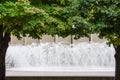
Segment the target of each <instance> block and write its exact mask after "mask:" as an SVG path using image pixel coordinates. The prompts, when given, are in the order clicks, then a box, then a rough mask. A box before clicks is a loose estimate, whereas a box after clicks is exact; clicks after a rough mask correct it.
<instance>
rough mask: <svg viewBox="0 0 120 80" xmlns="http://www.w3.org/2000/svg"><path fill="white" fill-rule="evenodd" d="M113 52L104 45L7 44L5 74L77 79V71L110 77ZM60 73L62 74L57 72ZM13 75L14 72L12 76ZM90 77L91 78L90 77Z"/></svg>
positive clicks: (112, 69) (113, 63) (111, 74)
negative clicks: (26, 72) (7, 66)
mask: <svg viewBox="0 0 120 80" xmlns="http://www.w3.org/2000/svg"><path fill="white" fill-rule="evenodd" d="M114 53H115V50H114V48H113V46H112V45H111V47H108V46H107V45H106V43H105V42H104V43H93V42H92V43H87V42H83V43H79V44H71V45H63V44H61V43H41V44H35V43H33V44H31V45H10V46H9V48H8V50H7V55H6V64H9V65H10V67H9V68H7V71H12V73H13V71H19V72H20V71H23V72H24V73H25V71H28V72H29V71H32V72H34V71H36V72H38V71H41V72H42V74H40V73H39V74H38V73H37V74H36V73H35V74H34V76H55V75H56V76H59V75H60V76H68V75H69V76H70V75H71V76H80V74H78V72H80V73H81V72H83V73H84V72H86V73H87V74H88V72H90V73H91V72H93V73H94V74H95V75H97V73H98V74H101V75H100V76H105V74H106V76H114V73H113V72H114V65H115V62H114ZM61 71H63V73H66V74H62V73H58V72H61ZM65 71H67V72H68V73H69V74H68V73H67V72H65ZM70 71H71V73H70ZM100 71H104V72H105V71H106V73H105V74H102V73H100ZM44 72H45V73H44ZM46 72H47V75H46ZM53 72H54V73H53ZM72 72H73V73H72ZM76 72H77V73H76ZM110 72H112V73H110ZM24 73H22V74H18V75H19V76H20V75H23V74H24ZM7 75H9V76H10V75H11V73H10V72H8V73H7ZM15 75H16V73H14V76H15ZM18 75H16V76H18ZM81 75H82V74H81ZM90 75H91V76H94V75H93V74H89V76H90ZM24 76H25V75H24ZM29 76H31V74H29ZM32 76H33V74H32ZM82 76H83V75H82ZM86 76H87V75H86Z"/></svg>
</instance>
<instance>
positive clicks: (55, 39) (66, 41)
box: [10, 34, 106, 45]
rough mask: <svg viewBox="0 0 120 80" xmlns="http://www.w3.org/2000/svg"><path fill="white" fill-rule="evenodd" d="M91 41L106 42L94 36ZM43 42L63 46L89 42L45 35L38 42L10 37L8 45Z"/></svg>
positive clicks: (81, 39) (83, 39) (36, 40)
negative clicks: (56, 43)
mask: <svg viewBox="0 0 120 80" xmlns="http://www.w3.org/2000/svg"><path fill="white" fill-rule="evenodd" d="M92 41H93V42H104V41H106V40H105V39H99V38H98V35H96V34H94V35H92ZM45 42H61V43H64V44H71V43H79V42H89V39H88V38H86V37H84V38H80V39H78V40H75V39H74V38H73V36H72V37H71V36H68V37H66V38H62V37H58V36H55V37H52V36H48V35H45V36H43V38H42V39H40V40H38V39H32V38H28V37H23V38H22V39H21V40H18V39H17V38H16V37H14V36H12V37H11V42H10V44H23V45H28V44H31V43H45Z"/></svg>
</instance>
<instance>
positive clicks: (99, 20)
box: [66, 0, 120, 46]
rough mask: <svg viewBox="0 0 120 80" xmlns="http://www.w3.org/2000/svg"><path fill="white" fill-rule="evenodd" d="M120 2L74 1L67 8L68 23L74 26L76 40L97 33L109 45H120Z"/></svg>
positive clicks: (107, 0) (106, 0) (104, 0)
mask: <svg viewBox="0 0 120 80" xmlns="http://www.w3.org/2000/svg"><path fill="white" fill-rule="evenodd" d="M119 7H120V1H118V0H73V1H72V3H71V4H70V5H69V6H68V7H67V8H66V13H67V14H68V16H67V18H68V22H69V24H70V25H74V26H75V27H74V28H72V34H73V35H75V38H77V39H78V38H80V37H83V36H86V37H89V35H90V34H93V33H97V34H99V37H100V38H106V39H107V40H108V44H114V46H118V45H120V26H119V25H120V8H119Z"/></svg>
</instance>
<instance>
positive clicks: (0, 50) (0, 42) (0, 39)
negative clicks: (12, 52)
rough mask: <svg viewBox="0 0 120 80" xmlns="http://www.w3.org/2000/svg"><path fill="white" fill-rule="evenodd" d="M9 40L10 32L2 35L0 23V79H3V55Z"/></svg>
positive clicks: (4, 70) (4, 69)
mask: <svg viewBox="0 0 120 80" xmlns="http://www.w3.org/2000/svg"><path fill="white" fill-rule="evenodd" d="M9 42H10V34H9V33H5V34H4V35H3V31H2V26H1V25H0V80H5V72H6V68H5V55H6V51H7V48H8V43H9Z"/></svg>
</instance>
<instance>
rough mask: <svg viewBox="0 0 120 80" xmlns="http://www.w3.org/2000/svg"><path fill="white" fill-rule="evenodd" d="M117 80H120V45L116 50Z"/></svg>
mask: <svg viewBox="0 0 120 80" xmlns="http://www.w3.org/2000/svg"><path fill="white" fill-rule="evenodd" d="M115 51H116V54H115V63H116V65H115V80H120V45H119V46H117V47H116V48H115Z"/></svg>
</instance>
